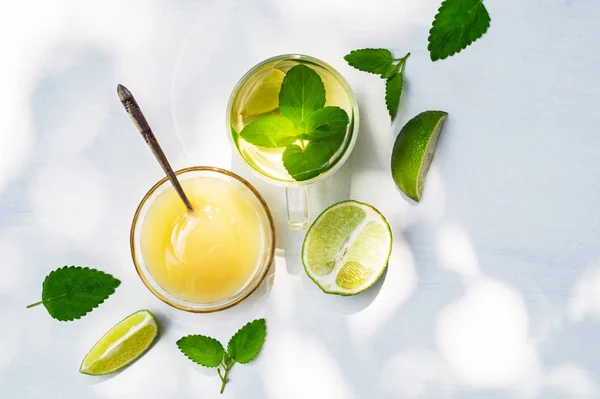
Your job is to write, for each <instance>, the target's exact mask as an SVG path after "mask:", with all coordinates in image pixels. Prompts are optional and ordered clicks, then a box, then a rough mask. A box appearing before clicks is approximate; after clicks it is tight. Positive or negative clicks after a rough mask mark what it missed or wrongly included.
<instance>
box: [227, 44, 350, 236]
mask: <svg viewBox="0 0 600 399" xmlns="http://www.w3.org/2000/svg"><path fill="white" fill-rule="evenodd" d="M298 64H303V65H306V66H308V67H310V68H312V69H313V70H314V71H315V72H317V74H318V75H319V76H320V78H321V80H322V81H323V84H324V87H325V89H326V102H325V106H337V107H340V108H342V109H344V110H345V111H346V113H347V114H348V117H349V120H350V123H349V124H348V126H347V128H346V131H345V132H344V137H343V140H341V141H340V143H339V147H337V150H336V152H335V153H334V155H333V156H332V157H331V158H330V160H329V161H328V162H327V163H326V164H325V165H323V167H319V169H318V174H316V173H317V172H315V174H316V175H315V176H314V177H312V178H310V179H307V180H303V181H296V180H295V179H294V178H293V177H292V176H291V175H290V174H289V173H288V172H287V170H286V168H285V167H284V165H283V158H282V157H283V152H284V151H285V149H284V148H265V147H260V146H255V145H252V144H250V143H248V142H246V141H245V140H244V139H243V138H242V137H241V136H240V134H239V133H240V132H241V131H242V130H243V128H244V127H245V126H247V125H248V124H250V123H252V122H253V121H254V120H257V119H258V118H259V117H261V116H262V115H265V114H266V115H271V114H277V113H279V111H278V105H277V104H278V97H277V94H278V93H279V87H280V85H281V83H282V80H283V76H285V73H286V72H287V71H289V69H291V68H292V67H294V66H295V65H298ZM278 85H279V86H278ZM261 87H262V88H261ZM261 96H263V97H266V98H265V99H261V98H260V97H261ZM269 96H270V98H269ZM249 104H251V105H249ZM254 104H256V105H254ZM261 107H262V108H263V109H260V108H261ZM273 107H276V108H275V109H271V108H273ZM248 110H250V111H248ZM263 110H264V111H267V112H265V113H263V114H262V115H261V111H263ZM358 125H359V120H358V103H357V101H356V98H355V97H354V93H353V92H352V89H351V88H350V85H349V84H348V82H346V80H345V79H344V78H343V77H342V76H341V75H340V74H339V72H337V71H336V70H335V69H334V68H333V67H331V66H330V65H328V64H326V63H324V62H323V61H320V60H318V59H316V58H313V57H309V56H306V55H299V54H286V55H280V56H277V57H273V58H269V59H267V60H265V61H263V62H261V63H259V64H258V65H256V66H254V67H253V68H252V69H250V70H249V71H248V72H247V73H246V74H245V75H244V76H243V77H242V78H241V79H240V81H239V82H238V83H237V85H236V86H235V88H234V89H233V93H232V94H231V97H230V99H229V104H228V106H227V129H228V132H229V134H228V136H229V138H230V140H231V143H232V145H233V146H235V148H236V153H237V154H238V155H239V156H240V157H241V158H242V159H243V160H244V162H245V163H246V164H248V165H249V166H250V168H251V169H252V170H253V171H254V172H255V173H256V174H257V175H258V176H260V177H262V178H264V179H266V180H267V181H269V182H270V183H273V184H277V185H280V186H283V187H285V191H286V201H287V214H288V223H289V226H290V228H292V229H294V230H302V229H306V228H307V227H308V226H309V224H310V207H309V200H308V186H310V185H311V184H314V183H317V182H319V181H322V180H324V179H327V178H328V177H330V176H331V175H332V174H333V173H335V172H336V171H337V170H338V169H339V168H340V167H341V166H342V165H343V164H344V162H346V160H347V159H348V157H349V156H350V153H351V152H352V149H353V148H354V144H355V143H356V137H357V133H358ZM295 144H297V145H298V146H302V147H303V148H304V146H305V145H306V144H305V142H304V143H303V142H302V140H298V141H297V142H296V143H295ZM337 145H338V144H336V146H337Z"/></svg>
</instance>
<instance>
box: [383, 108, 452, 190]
mask: <svg viewBox="0 0 600 399" xmlns="http://www.w3.org/2000/svg"><path fill="white" fill-rule="evenodd" d="M447 116H448V113H447V112H444V111H426V112H423V113H421V114H419V115H417V116H415V117H414V118H413V119H411V120H410V121H408V122H407V123H406V125H404V127H403V128H402V130H401V131H400V134H399V135H398V137H397V138H396V142H395V143H394V149H393V150H392V176H393V178H394V181H395V182H396V185H397V186H398V188H399V189H400V190H402V192H403V193H404V194H406V195H407V196H408V197H409V198H411V199H413V200H415V201H417V202H419V200H420V199H421V194H423V186H424V185H425V180H426V179H427V172H428V171H429V167H430V166H431V161H432V160H433V155H434V154H435V148H436V146H437V142H438V139H439V137H440V131H441V130H442V125H443V124H444V120H446V117H447Z"/></svg>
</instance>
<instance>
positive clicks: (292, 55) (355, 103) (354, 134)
mask: <svg viewBox="0 0 600 399" xmlns="http://www.w3.org/2000/svg"><path fill="white" fill-rule="evenodd" d="M280 60H281V61H283V60H306V61H310V62H312V63H314V64H317V65H319V66H322V67H323V68H325V69H327V71H329V72H330V73H331V74H332V75H333V76H335V77H336V79H338V80H339V81H340V82H341V83H342V86H344V90H346V93H348V97H349V98H350V103H351V104H352V114H353V115H352V122H351V123H352V124H353V126H352V131H351V136H350V141H349V142H348V145H347V147H346V149H345V150H344V153H343V154H342V155H341V157H340V158H339V159H338V160H337V161H336V162H335V163H334V164H333V166H332V167H331V169H329V170H327V171H326V172H325V173H321V174H320V175H318V176H316V177H314V178H312V179H309V180H304V181H287V182H286V181H282V180H278V179H275V178H272V177H270V176H267V175H265V174H263V173H261V172H260V171H258V170H257V169H256V168H255V167H253V166H252V165H250V164H249V163H248V161H246V159H245V158H244V157H243V156H242V154H240V151H239V149H238V148H237V145H236V144H235V142H234V140H233V137H232V134H231V110H232V108H233V102H234V100H235V97H236V95H237V93H238V92H239V91H240V88H241V87H242V85H243V84H244V83H245V82H246V80H248V78H249V77H250V76H252V74H254V73H255V72H256V71H257V70H258V69H260V68H262V67H263V66H265V65H267V64H269V63H271V62H274V61H280ZM225 118H226V120H225V125H226V127H227V137H229V142H230V144H231V145H232V146H233V147H234V148H235V151H234V152H235V153H236V157H238V159H241V160H242V161H243V162H244V164H246V165H247V166H248V167H249V168H250V170H252V172H253V173H254V174H255V175H257V176H259V177H261V178H262V179H264V180H266V181H268V182H270V183H274V184H277V185H280V186H284V187H285V186H294V187H297V186H307V185H309V184H313V183H317V182H319V181H322V180H324V179H326V178H327V177H329V176H331V175H332V174H333V173H335V172H336V171H337V170H338V169H339V168H341V167H342V165H343V164H344V163H346V161H347V160H348V158H349V157H350V154H351V153H352V150H353V149H354V146H355V144H356V139H357V137H358V128H359V122H360V118H359V110H358V100H357V99H356V96H355V95H354V91H352V87H350V84H349V83H348V81H346V79H345V78H344V77H343V76H342V75H341V74H340V73H339V72H338V71H337V69H335V68H334V67H332V66H331V65H329V64H328V63H326V62H324V61H322V60H320V59H318V58H315V57H311V56H310V55H305V54H298V53H290V54H281V55H276V56H274V57H270V58H267V59H266V60H263V61H261V62H259V63H258V64H256V65H254V66H253V67H252V68H250V69H249V70H248V72H246V73H245V74H244V75H243V76H242V77H241V78H240V80H239V81H238V82H237V83H236V84H235V86H234V88H233V90H232V92H231V95H230V96H229V101H228V103H227V112H226V113H225Z"/></svg>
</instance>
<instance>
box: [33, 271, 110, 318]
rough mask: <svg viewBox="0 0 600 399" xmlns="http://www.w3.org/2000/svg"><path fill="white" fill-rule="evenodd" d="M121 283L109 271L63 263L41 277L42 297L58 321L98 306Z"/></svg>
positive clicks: (34, 304)
mask: <svg viewBox="0 0 600 399" xmlns="http://www.w3.org/2000/svg"><path fill="white" fill-rule="evenodd" d="M119 284H121V282H120V281H119V280H117V279H116V278H114V277H113V276H111V275H110V274H107V273H104V272H101V271H99V270H96V269H90V268H88V267H81V266H64V267H61V268H59V269H56V270H54V271H52V272H50V274H48V276H46V278H45V279H44V283H43V284H42V300H41V301H40V302H36V303H33V304H31V305H29V306H27V307H28V308H31V307H34V306H37V305H41V304H43V305H44V307H45V308H46V310H48V313H50V316H52V317H53V318H54V319H56V320H60V321H71V320H75V319H79V318H81V317H82V316H85V315H86V314H87V313H89V312H91V311H92V310H93V309H94V308H96V307H98V305H100V304H101V303H102V302H104V300H105V299H106V298H108V297H109V296H110V295H112V294H113V293H114V292H115V289H116V288H117V287H118V286H119Z"/></svg>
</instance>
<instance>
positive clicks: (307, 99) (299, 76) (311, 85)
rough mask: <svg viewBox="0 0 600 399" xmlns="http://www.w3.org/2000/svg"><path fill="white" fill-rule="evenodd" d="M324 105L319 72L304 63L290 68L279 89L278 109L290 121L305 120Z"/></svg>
mask: <svg viewBox="0 0 600 399" xmlns="http://www.w3.org/2000/svg"><path fill="white" fill-rule="evenodd" d="M324 105H325V86H324V85H323V81H322V80H321V77H320V76H319V74H317V73H316V72H315V71H314V70H313V69H312V68H310V67H308V66H306V65H302V64H300V65H296V66H294V67H293V68H292V69H290V70H289V71H288V72H287V73H286V75H285V78H283V84H282V85H281V90H280V91H279V110H280V111H281V113H282V114H283V115H285V116H287V117H288V118H289V119H290V120H291V121H292V122H294V123H297V122H305V121H307V120H308V119H310V116H311V115H312V114H313V113H314V112H315V111H316V110H318V109H320V108H323V106H324Z"/></svg>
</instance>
